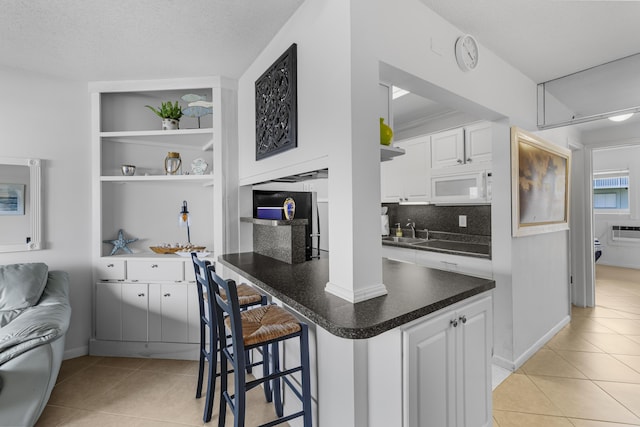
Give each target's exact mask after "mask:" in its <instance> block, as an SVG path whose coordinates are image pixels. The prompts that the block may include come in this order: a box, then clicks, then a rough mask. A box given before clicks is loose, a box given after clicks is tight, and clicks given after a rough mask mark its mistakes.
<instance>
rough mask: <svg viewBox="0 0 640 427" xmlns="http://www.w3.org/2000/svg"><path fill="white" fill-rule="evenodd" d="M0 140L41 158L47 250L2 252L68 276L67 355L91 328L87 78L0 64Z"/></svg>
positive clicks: (17, 152) (8, 148) (4, 259)
mask: <svg viewBox="0 0 640 427" xmlns="http://www.w3.org/2000/svg"><path fill="white" fill-rule="evenodd" d="M0 93H1V94H2V97H1V98H0V129H2V130H1V134H2V138H1V139H0V146H1V147H2V155H3V156H7V157H34V158H40V159H42V160H43V165H42V191H43V227H44V236H43V237H44V238H43V240H44V244H45V249H44V250H41V251H33V252H16V253H6V254H5V253H3V254H0V264H11V263H20V262H44V263H46V264H48V265H49V269H50V270H65V271H67V272H68V273H69V275H70V277H71V289H70V293H71V306H72V309H73V312H72V316H71V327H70V329H69V332H68V334H67V340H66V350H67V351H66V357H72V356H73V357H75V356H78V355H81V354H85V353H86V352H87V351H88V347H87V346H88V340H89V336H90V328H91V280H92V277H91V250H90V249H91V246H90V238H89V236H90V235H91V228H90V224H91V209H90V208H91V193H90V188H91V180H90V178H91V174H90V167H91V156H90V146H91V145H90V134H89V123H90V119H89V95H88V92H87V86H86V83H81V82H74V81H65V80H60V79H55V78H51V77H47V76H42V75H37V74H32V73H29V72H25V71H23V70H15V69H11V68H5V67H0Z"/></svg>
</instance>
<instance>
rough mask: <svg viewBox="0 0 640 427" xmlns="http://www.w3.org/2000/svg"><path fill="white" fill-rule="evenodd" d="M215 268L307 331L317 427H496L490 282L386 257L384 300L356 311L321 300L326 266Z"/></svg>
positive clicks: (240, 257)
mask: <svg viewBox="0 0 640 427" xmlns="http://www.w3.org/2000/svg"><path fill="white" fill-rule="evenodd" d="M217 265H218V266H221V267H223V268H222V269H221V270H223V271H222V274H223V275H224V277H227V278H233V279H235V280H238V281H246V282H248V283H250V284H252V285H254V286H256V287H258V288H260V289H261V290H263V291H264V292H265V293H267V294H269V295H271V296H272V297H273V299H274V301H277V302H280V303H282V304H283V305H285V306H287V307H289V308H291V309H293V310H294V311H295V312H297V313H298V314H299V315H301V317H302V318H303V319H305V320H306V321H307V323H309V325H310V332H312V335H313V339H312V346H313V347H315V358H314V357H313V356H312V359H315V360H312V365H314V366H315V368H314V369H315V370H316V378H315V379H313V380H312V395H313V398H314V403H315V406H316V410H317V415H316V417H315V422H314V426H336V425H341V426H350V425H354V426H355V425H363V426H364V425H367V426H428V425H434V426H446V425H451V422H454V423H455V419H456V418H459V417H463V418H464V419H466V420H468V422H466V423H463V424H459V425H468V426H484V425H490V424H491V381H490V377H491V375H490V374H491V372H490V370H491V360H490V359H491V345H492V338H491V335H492V302H491V289H493V288H494V287H495V282H494V281H493V280H489V279H483V278H478V277H471V276H465V275H462V274H457V273H452V272H447V271H442V270H436V269H430V268H425V267H421V266H418V265H414V264H410V263H404V262H399V261H393V260H389V259H384V258H383V260H382V270H383V281H384V284H385V286H386V287H387V290H388V294H387V295H384V296H381V297H377V298H373V299H370V300H367V301H363V302H360V303H356V304H352V303H350V302H347V301H345V300H343V299H341V298H339V297H337V296H334V295H332V294H329V293H327V292H325V290H324V288H325V286H326V284H327V282H328V280H329V258H328V257H323V258H320V259H318V260H312V261H307V262H304V263H301V264H287V263H284V262H280V261H277V260H274V259H273V258H269V257H266V256H263V255H259V254H256V253H253V252H247V253H239V254H226V255H222V256H220V257H219V258H218V263H217ZM314 344H315V345H314ZM313 352H314V350H312V353H313ZM288 354H295V352H294V351H293V350H292V351H287V350H286V349H285V359H286V357H287V355H288ZM285 363H286V362H285ZM312 368H313V367H312ZM461 388H462V390H461ZM293 401H294V399H289V402H293ZM452 420H453V421H452Z"/></svg>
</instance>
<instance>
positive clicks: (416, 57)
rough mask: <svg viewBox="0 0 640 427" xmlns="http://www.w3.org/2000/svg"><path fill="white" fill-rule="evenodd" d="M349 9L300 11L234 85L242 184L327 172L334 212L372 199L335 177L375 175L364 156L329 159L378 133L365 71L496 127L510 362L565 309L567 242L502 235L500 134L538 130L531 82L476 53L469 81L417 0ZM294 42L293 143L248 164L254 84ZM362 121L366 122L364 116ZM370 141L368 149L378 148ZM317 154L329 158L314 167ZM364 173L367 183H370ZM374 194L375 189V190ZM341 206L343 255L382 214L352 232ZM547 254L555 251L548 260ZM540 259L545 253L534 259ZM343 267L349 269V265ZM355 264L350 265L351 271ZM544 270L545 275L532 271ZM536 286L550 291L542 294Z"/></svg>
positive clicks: (503, 340)
mask: <svg viewBox="0 0 640 427" xmlns="http://www.w3.org/2000/svg"><path fill="white" fill-rule="evenodd" d="M344 3H347V2H344ZM349 3H350V7H346V8H345V7H344V6H342V2H337V1H317V0H309V1H307V2H305V3H304V4H303V5H302V6H301V7H300V9H298V11H297V12H296V13H295V14H294V15H293V17H292V19H291V20H290V21H289V22H288V23H287V24H286V25H285V26H284V27H283V28H282V30H281V31H280V32H279V33H278V35H277V36H276V37H275V38H274V40H273V41H272V42H271V43H270V44H269V46H267V48H266V49H265V50H264V51H263V52H262V53H261V55H260V56H259V57H258V58H257V60H256V61H255V62H254V63H253V64H252V65H251V66H250V67H249V69H248V71H247V72H246V73H245V74H244V75H243V76H242V78H241V79H240V81H239V135H240V141H239V155H240V162H239V163H240V180H241V182H244V183H254V182H259V181H260V180H262V179H265V178H274V177H277V176H281V175H286V174H288V173H292V172H300V171H304V170H305V169H304V167H308V166H309V165H314V166H315V165H317V164H318V163H320V164H322V165H323V166H325V165H331V167H330V170H329V188H330V194H331V199H332V205H333V202H334V201H335V198H338V200H340V202H342V201H343V199H342V198H341V194H338V193H341V192H342V193H345V192H349V191H352V193H353V195H356V194H357V195H358V197H359V200H360V201H361V202H362V203H363V204H366V205H367V206H368V205H369V202H370V201H371V200H370V199H371V197H370V196H371V194H373V193H372V190H371V189H372V188H373V187H371V186H370V182H379V179H378V180H377V181H373V180H372V181H370V182H366V183H365V181H364V180H361V179H360V178H358V179H356V176H354V175H353V174H351V175H349V174H345V171H344V170H342V169H340V170H338V171H336V166H339V167H341V168H342V167H351V168H353V170H356V169H357V170H359V171H364V170H366V169H367V168H368V169H369V170H371V169H372V168H375V167H377V166H374V165H373V164H369V163H367V162H368V161H369V156H363V157H362V158H359V159H358V158H356V159H347V160H346V161H344V162H342V161H337V160H336V156H349V155H353V154H354V153H356V154H357V153H360V154H362V153H363V151H362V150H363V149H362V148H361V144H365V143H366V141H363V138H366V137H367V136H368V135H370V134H371V132H373V131H371V129H368V127H371V128H372V129H377V123H378V118H377V116H378V114H377V111H376V108H375V107H376V105H377V95H378V81H370V80H371V79H370V74H371V71H372V70H371V68H372V67H378V71H379V77H380V78H381V79H382V80H384V81H389V82H392V83H401V84H399V85H400V86H401V87H405V86H406V87H408V88H410V89H416V90H415V92H416V93H417V94H419V95H421V96H424V97H427V98H430V99H432V100H435V101H437V102H441V103H444V104H446V105H449V106H451V107H454V108H457V109H458V110H461V111H464V112H466V113H469V114H473V115H474V116H476V117H478V119H486V120H492V121H495V120H500V121H501V126H502V128H503V130H505V131H504V132H501V133H500V136H499V137H498V138H497V139H496V142H495V143H494V147H495V146H496V144H497V147H498V153H499V154H498V155H496V156H495V157H494V169H496V170H500V171H501V175H500V176H497V177H494V182H496V183H497V182H498V181H499V185H498V184H494V185H497V188H496V189H495V190H494V194H496V193H497V192H498V191H497V189H498V188H502V190H504V191H503V192H502V193H501V194H503V195H504V197H502V196H497V198H496V200H494V207H493V208H492V212H493V215H494V216H495V217H496V218H502V219H504V220H503V221H500V222H495V221H494V227H499V228H500V230H499V231H498V230H496V231H495V233H494V239H496V240H495V241H494V248H495V252H494V254H504V255H505V257H506V258H500V259H497V260H495V261H494V266H497V268H498V273H497V275H496V277H497V280H496V282H497V290H496V304H495V309H496V322H495V328H496V330H495V333H494V338H495V340H496V343H499V344H498V345H497V346H496V355H497V356H499V357H501V358H502V359H503V360H505V361H506V363H507V364H512V365H515V364H516V363H517V362H518V360H521V359H522V357H523V355H526V354H528V352H529V351H531V350H532V349H533V348H534V347H535V346H537V345H539V343H540V340H541V339H544V337H546V336H548V334H549V333H550V332H551V331H552V330H553V329H554V328H557V327H558V325H560V324H561V323H562V322H565V321H566V318H567V315H568V309H569V300H568V298H569V297H568V283H567V280H568V256H567V250H568V236H567V233H566V232H561V233H552V234H549V235H539V236H530V237H528V238H520V239H514V238H512V237H511V233H510V217H511V201H510V197H509V194H510V156H509V152H510V151H509V150H510V146H509V138H508V136H507V132H506V130H508V126H510V125H516V126H519V127H522V128H524V129H526V130H530V131H533V130H535V124H536V114H537V99H536V90H537V88H536V84H535V83H534V82H533V81H531V80H529V79H528V78H527V77H526V76H524V75H523V74H522V73H520V72H519V71H518V70H516V69H514V68H513V67H512V66H510V65H509V64H508V63H506V62H505V61H504V60H502V59H501V58H499V57H497V56H496V55H494V54H493V53H492V52H490V51H489V50H488V49H486V48H485V47H483V46H480V49H481V58H482V59H481V63H480V65H479V67H478V68H477V69H476V70H475V71H473V72H469V73H464V72H462V71H461V70H460V69H459V68H458V66H457V64H456V61H455V58H454V56H453V48H452V47H453V46H454V44H455V40H456V39H457V37H459V36H460V35H461V34H463V33H464V31H463V30H460V29H457V28H455V27H453V26H452V25H451V24H449V23H448V22H447V21H445V20H444V19H442V18H441V17H439V16H438V15H436V14H435V13H434V12H432V11H431V10H430V9H428V8H427V7H425V6H424V4H423V3H422V2H420V1H419V0H398V1H396V2H395V3H394V5H393V7H389V3H388V2H386V1H384V0H369V1H365V0H352V1H351V2H349ZM345 29H347V31H346V33H345ZM349 29H350V31H348V30H349ZM374 29H375V30H374ZM381 29H382V30H381ZM292 42H296V43H298V103H299V110H298V111H299V115H300V119H299V120H300V121H299V123H298V124H299V127H298V131H299V135H300V139H299V146H298V148H296V149H295V150H291V151H290V152H285V153H282V154H279V155H277V156H273V157H272V158H270V159H266V160H261V161H260V162H256V161H255V160H254V149H255V148H254V144H255V137H254V132H255V130H254V129H255V123H254V120H255V116H254V101H253V97H254V82H255V79H256V78H257V77H258V76H259V75H260V74H261V73H262V72H263V71H264V70H265V69H266V68H267V67H268V66H269V65H270V64H271V63H272V62H273V60H274V59H275V58H277V57H278V56H279V55H280V54H281V53H282V52H283V51H284V50H285V49H286V48H287V47H288V46H289V45H290V44H291V43H292ZM345 46H346V47H345ZM431 46H434V48H431ZM345 64H346V65H345ZM358 73H361V76H360V77H361V78H360V79H359V74H358ZM345 76H346V77H345ZM367 89H370V90H367ZM369 112H371V114H370V115H371V117H368V116H367V115H368V114H369ZM345 120H346V122H345ZM370 124H371V126H370ZM369 131H371V132H369ZM374 135H375V134H374ZM547 135H549V137H548V138H547V139H548V140H550V142H553V143H556V144H559V145H562V146H567V135H566V131H562V130H556V131H553V132H552V131H549V132H548V133H547ZM371 139H372V140H375V139H376V138H371ZM339 144H351V147H352V150H351V151H349V150H343V149H342V146H341V145H339ZM373 144H375V143H373ZM373 144H372V145H371V147H372V148H371V150H375V149H376V148H373V147H374V146H375V145H373ZM324 156H329V159H328V160H326V161H324V160H321V161H320V162H317V159H324ZM332 156H333V157H332ZM365 157H366V159H365ZM496 159H498V160H496ZM340 160H342V159H340ZM496 161H497V162H500V163H496ZM349 162H351V166H348V165H349ZM337 176H338V177H339V178H337ZM366 176H367V178H370V176H369V174H367V175H366ZM371 176H373V175H371ZM344 178H346V179H345V180H344V181H343V179H344ZM243 180H244V181H243ZM336 181H340V182H339V183H336ZM356 181H357V182H356ZM332 183H333V184H332ZM359 185H362V186H363V187H361V188H362V189H366V193H367V195H366V197H364V196H362V195H360V194H359V193H358V191H357V188H359V187H358V186H359ZM373 190H375V191H377V192H379V188H374V189H373ZM369 193H371V194H369ZM345 200H346V198H345ZM346 207H347V208H349V209H352V210H351V211H349V212H347V214H346V215H345V216H344V217H346V218H347V220H345V221H341V220H340V219H339V216H338V212H335V213H333V214H332V211H331V210H330V211H329V221H330V230H332V232H333V233H337V234H332V236H340V237H341V239H339V240H341V243H342V242H345V241H346V242H348V240H345V239H353V242H351V243H349V244H348V246H351V245H352V246H353V247H362V246H359V243H357V241H358V239H361V236H362V234H358V233H369V234H367V235H371V236H373V235H375V236H377V235H378V233H379V219H378V212H377V210H374V209H371V212H368V211H361V212H363V215H365V216H366V218H364V217H363V218H362V221H360V222H359V223H358V224H359V225H358V227H359V228H360V229H359V230H358V231H357V232H356V231H354V230H351V228H353V224H354V220H353V218H355V217H356V216H357V215H356V214H354V210H355V209H356V208H357V207H356V206H355V205H354V204H353V203H350V204H348V205H346ZM334 215H335V216H334ZM370 216H371V218H370ZM345 224H346V226H345ZM332 241H336V240H334V239H332ZM496 245H499V246H496ZM549 245H552V247H553V248H554V250H553V251H549ZM332 251H333V249H332V248H330V252H332ZM371 253H372V254H373V253H375V251H371ZM539 253H545V255H544V256H533V257H532V256H531V255H532V254H539ZM342 259H345V260H346V261H345V262H347V263H350V262H351V258H349V257H342ZM359 261H360V260H354V261H353V263H354V265H355V264H356V263H357V262H359ZM332 264H333V261H332ZM549 266H551V268H548V267H549ZM355 269H356V270H357V268H355ZM540 271H545V274H544V275H540V274H537V273H536V272H540ZM354 274H355V272H354ZM332 280H333V279H332ZM354 281H355V279H354ZM538 281H544V282H545V284H546V285H542V286H541V285H539V284H538V283H537V282H538ZM541 307H543V308H544V310H543V311H542V312H543V313H544V315H543V316H541V315H540V309H541ZM516 337H517V338H516Z"/></svg>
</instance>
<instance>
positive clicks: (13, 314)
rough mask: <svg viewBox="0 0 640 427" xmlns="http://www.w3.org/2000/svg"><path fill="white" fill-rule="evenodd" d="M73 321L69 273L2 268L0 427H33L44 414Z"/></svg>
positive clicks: (37, 268) (39, 267) (16, 266)
mask: <svg viewBox="0 0 640 427" xmlns="http://www.w3.org/2000/svg"><path fill="white" fill-rule="evenodd" d="M70 318H71V306H70V305H69V278H68V276H67V273H65V272H62V271H51V272H50V271H48V267H47V265H46V264H42V263H32V264H11V265H0V425H2V426H33V425H34V424H35V423H36V421H37V420H38V418H39V417H40V414H42V411H43V410H44V407H45V406H46V404H47V401H48V400H49V396H50V395H51V390H52V389H53V386H54V385H55V382H56V378H57V377H58V372H59V371H60V364H61V363H62V357H63V354H64V341H65V334H66V332H67V329H68V328H69V320H70Z"/></svg>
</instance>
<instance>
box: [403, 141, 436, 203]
mask: <svg viewBox="0 0 640 427" xmlns="http://www.w3.org/2000/svg"><path fill="white" fill-rule="evenodd" d="M403 148H404V149H405V151H406V153H405V154H404V156H403V157H405V162H404V163H405V165H404V166H405V168H404V172H403V175H402V176H403V184H404V185H403V188H404V196H405V197H406V199H408V201H410V202H417V201H425V202H426V201H428V200H429V187H430V186H429V164H428V163H427V159H428V150H429V137H424V138H422V139H419V140H415V141H412V142H409V143H407V144H406V145H404V146H403ZM406 199H405V200H406Z"/></svg>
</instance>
